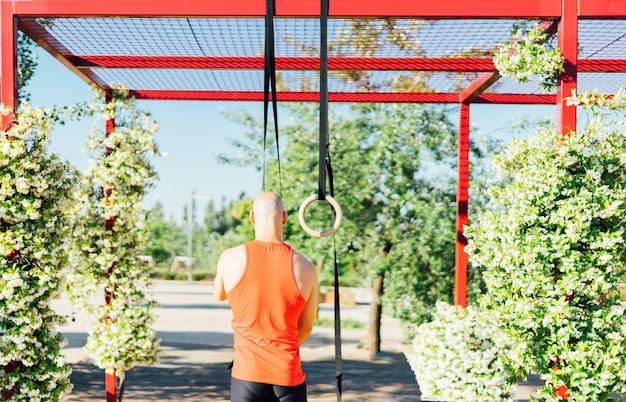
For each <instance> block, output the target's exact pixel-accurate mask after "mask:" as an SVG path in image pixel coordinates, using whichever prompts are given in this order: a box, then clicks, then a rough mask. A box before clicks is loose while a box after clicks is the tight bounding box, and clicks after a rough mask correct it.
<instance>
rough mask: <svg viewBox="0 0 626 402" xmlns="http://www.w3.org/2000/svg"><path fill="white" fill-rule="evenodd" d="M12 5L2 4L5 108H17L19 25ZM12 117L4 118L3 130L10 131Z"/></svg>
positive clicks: (0, 27)
mask: <svg viewBox="0 0 626 402" xmlns="http://www.w3.org/2000/svg"><path fill="white" fill-rule="evenodd" d="M11 5H12V3H11V2H7V1H3V2H0V30H1V31H2V39H0V53H1V54H0V63H2V66H1V70H0V74H1V75H0V92H1V94H0V96H1V97H2V103H3V104H4V105H5V106H9V107H11V108H13V111H15V109H16V106H17V23H16V21H15V17H14V15H13V8H12V6H11ZM12 120H13V116H12V115H8V116H2V128H3V130H6V129H8V125H9V124H10V122H11V121H12Z"/></svg>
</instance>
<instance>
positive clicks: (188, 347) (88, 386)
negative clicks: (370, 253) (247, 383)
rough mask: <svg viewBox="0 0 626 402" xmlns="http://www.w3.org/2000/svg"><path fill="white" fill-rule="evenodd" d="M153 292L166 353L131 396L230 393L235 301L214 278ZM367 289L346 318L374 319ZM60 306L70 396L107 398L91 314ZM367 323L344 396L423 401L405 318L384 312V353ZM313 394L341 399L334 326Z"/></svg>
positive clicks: (190, 397)
mask: <svg viewBox="0 0 626 402" xmlns="http://www.w3.org/2000/svg"><path fill="white" fill-rule="evenodd" d="M153 293H154V295H155V298H156V300H157V302H158V303H159V304H160V307H159V308H158V309H157V310H156V312H157V314H158V319H157V321H156V323H155V329H156V330H157V335H158V337H159V338H160V339H161V346H162V349H163V355H162V356H161V359H160V363H159V364H158V365H155V366H151V367H147V366H141V367H137V368H136V369H134V370H131V371H130V372H128V373H127V376H126V381H127V384H126V390H125V392H124V399H123V400H124V401H125V402H145V401H190V402H195V401H228V400H229V384H230V377H229V374H230V372H229V371H228V370H227V366H228V363H229V362H230V361H231V359H232V330H231V327H230V317H231V313H230V309H229V307H228V304H227V303H226V302H223V303H219V302H215V301H214V300H213V286H212V284H211V283H206V282H177V281H157V282H156V283H155V286H154V289H153ZM366 298H367V295H365V296H361V297H357V304H356V306H342V308H341V318H342V319H353V320H357V321H360V322H363V323H364V324H365V325H364V326H365V327H366V326H367V322H368V314H369V306H368V304H367V300H366ZM54 305H55V308H56V310H57V311H58V312H60V313H62V314H73V315H74V316H75V321H73V322H70V323H69V324H68V325H67V326H64V327H62V328H61V329H60V331H61V332H62V333H63V335H64V336H65V337H66V338H67V339H68V345H67V346H66V347H65V348H64V354H65V356H66V359H67V363H68V364H69V365H70V366H71V367H72V369H73V373H72V376H71V381H72V383H73V384H74V390H73V392H72V394H71V395H70V398H69V401H81V402H90V401H104V399H105V393H104V373H103V371H102V370H100V369H98V368H97V367H95V366H94V365H93V364H92V363H91V362H90V360H89V357H88V355H87V354H86V352H85V351H84V350H83V349H82V347H83V345H84V344H85V340H86V337H87V333H86V332H87V328H88V324H89V323H88V320H87V319H86V318H85V317H84V316H82V315H81V314H80V313H78V312H76V311H75V310H74V309H73V308H72V307H71V306H70V304H69V303H68V302H67V301H66V300H63V299H62V300H58V301H55V303H54ZM333 316H334V313H333V307H332V305H329V304H321V305H320V318H329V319H333ZM365 339H366V329H342V372H343V382H342V383H343V401H344V402H370V401H371V402H413V401H415V402H418V401H420V395H419V387H418V385H417V383H416V381H415V377H414V375H413V372H412V371H411V368H410V367H409V365H408V363H407V361H406V358H405V357H404V354H403V350H406V348H407V347H408V346H407V345H403V344H402V339H403V337H402V330H401V327H400V325H399V323H398V321H397V320H394V319H391V318H389V317H383V322H382V340H383V342H382V353H380V355H379V356H378V357H377V359H376V360H371V359H370V358H369V353H368V352H367V350H365V349H364V347H363V343H364V342H365ZM301 355H302V359H303V366H304V370H305V372H306V374H307V387H308V394H309V401H310V402H335V401H337V396H336V387H335V346H334V333H333V329H332V328H321V327H315V328H314V330H313V334H312V335H311V337H310V338H309V340H307V342H306V343H305V344H304V345H303V346H302V349H301ZM539 385H540V382H539V381H537V379H534V380H533V381H531V382H530V383H523V384H521V385H520V387H518V389H517V392H516V396H515V397H516V400H517V401H527V400H528V399H529V395H530V394H531V393H532V392H534V391H535V390H536V389H537V387H538V386H539Z"/></svg>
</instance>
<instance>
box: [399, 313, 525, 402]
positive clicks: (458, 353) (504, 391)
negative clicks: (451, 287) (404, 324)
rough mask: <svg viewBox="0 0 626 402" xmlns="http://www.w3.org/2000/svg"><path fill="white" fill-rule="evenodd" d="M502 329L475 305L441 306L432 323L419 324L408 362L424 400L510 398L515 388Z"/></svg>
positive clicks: (479, 401)
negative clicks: (505, 357) (500, 334)
mask: <svg viewBox="0 0 626 402" xmlns="http://www.w3.org/2000/svg"><path fill="white" fill-rule="evenodd" d="M498 332H499V329H498V327H497V326H496V325H494V324H493V323H491V322H489V321H486V320H484V319H481V315H480V311H479V310H477V309H475V308H474V307H471V306H470V307H467V308H466V309H464V308H462V307H461V306H452V305H449V304H447V303H444V302H438V303H437V305H436V309H435V312H434V319H433V320H432V321H430V322H427V323H424V324H421V325H420V326H419V327H417V331H416V333H415V336H414V338H413V351H412V352H411V353H407V355H406V356H407V360H408V362H409V365H410V366H411V369H412V370H413V372H414V373H415V378H416V379H417V382H418V385H419V388H420V392H421V394H422V396H421V399H422V400H423V401H467V402H489V401H494V402H495V401H498V402H500V401H507V400H511V392H512V391H513V390H514V389H515V384H512V383H511V382H510V381H509V377H508V375H507V372H506V370H505V368H504V365H503V364H502V361H501V360H500V357H499V356H500V353H501V352H502V349H501V347H500V346H498V342H496V341H495V339H494V337H495V336H497V333H498Z"/></svg>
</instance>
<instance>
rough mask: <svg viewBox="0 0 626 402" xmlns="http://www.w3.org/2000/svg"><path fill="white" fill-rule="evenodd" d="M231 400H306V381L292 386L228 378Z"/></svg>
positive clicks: (300, 401)
mask: <svg viewBox="0 0 626 402" xmlns="http://www.w3.org/2000/svg"><path fill="white" fill-rule="evenodd" d="M230 400H231V402H307V399H306V383H304V382H303V383H302V384H300V385H295V386H293V387H283V386H280V385H271V384H264V383H260V382H252V381H243V380H238V379H236V378H232V377H231V378H230Z"/></svg>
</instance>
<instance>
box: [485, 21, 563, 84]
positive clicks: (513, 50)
mask: <svg viewBox="0 0 626 402" xmlns="http://www.w3.org/2000/svg"><path fill="white" fill-rule="evenodd" d="M550 23H551V22H550V21H546V22H543V23H537V24H535V25H533V26H532V28H530V29H528V28H527V27H526V26H525V25H514V26H513V32H512V33H511V41H510V42H505V43H502V44H500V45H499V46H498V47H497V49H496V51H495V53H494V56H493V64H494V65H495V66H496V68H497V69H498V72H499V73H500V74H502V76H504V77H509V78H513V79H514V80H516V81H517V82H528V81H530V80H531V79H532V78H533V77H535V76H538V77H539V85H540V86H541V87H542V88H543V89H545V90H548V91H549V90H553V89H554V88H555V87H556V85H557V84H558V78H559V74H560V73H562V72H564V71H565V69H564V68H563V55H562V54H561V52H560V50H559V49H558V48H554V47H551V46H549V43H548V39H549V38H548V34H547V33H546V32H545V24H550Z"/></svg>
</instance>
